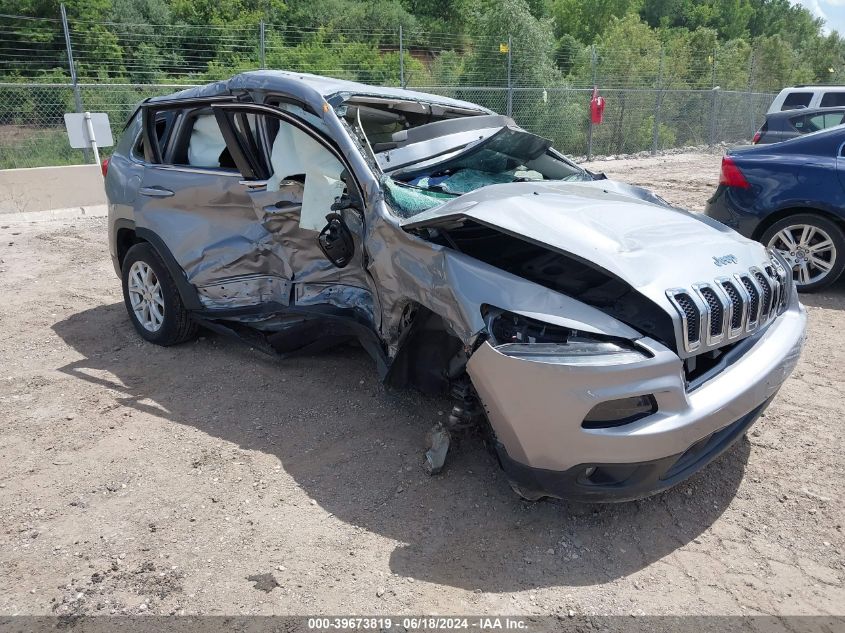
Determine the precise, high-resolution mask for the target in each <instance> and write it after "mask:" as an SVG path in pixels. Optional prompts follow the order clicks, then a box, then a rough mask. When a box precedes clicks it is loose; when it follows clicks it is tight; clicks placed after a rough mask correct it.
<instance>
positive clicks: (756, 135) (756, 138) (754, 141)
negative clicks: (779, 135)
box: [751, 130, 763, 145]
mask: <svg viewBox="0 0 845 633" xmlns="http://www.w3.org/2000/svg"><path fill="white" fill-rule="evenodd" d="M761 136H763V135H762V134H761V133H760V130H757V132H755V133H754V138H752V139H751V144H752V145H757V143H759V142H760V137H761Z"/></svg>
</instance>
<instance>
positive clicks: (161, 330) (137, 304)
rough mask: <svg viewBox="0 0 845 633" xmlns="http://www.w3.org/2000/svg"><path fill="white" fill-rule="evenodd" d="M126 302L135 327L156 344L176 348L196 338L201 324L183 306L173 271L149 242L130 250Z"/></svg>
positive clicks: (125, 268) (125, 275)
mask: <svg viewBox="0 0 845 633" xmlns="http://www.w3.org/2000/svg"><path fill="white" fill-rule="evenodd" d="M121 277H122V280H123V302H124V304H125V305H126V311H127V312H128V313H129V318H130V319H131V320H132V324H133V325H134V326H135V329H136V330H137V331H138V334H140V335H141V336H142V337H143V338H144V339H146V340H147V341H149V342H150V343H155V344H156V345H163V346H167V345H176V344H178V343H183V342H185V341H188V340H190V339H192V338H193V337H194V336H196V333H197V325H196V324H195V323H194V322H193V321H192V320H191V316H190V314H189V313H188V311H187V310H186V309H185V306H184V305H183V304H182V298H181V297H180V296H179V291H178V290H177V289H176V284H175V282H174V281H173V277H171V276H170V272H169V271H168V270H167V267H166V266H165V265H164V262H162V261H161V258H160V257H159V255H158V253H157V252H156V251H155V249H154V248H153V247H152V246H150V245H149V244H147V243H141V244H136V245H135V246H133V247H132V248H130V249H129V252H127V253H126V257H125V258H124V260H123V265H122V267H121Z"/></svg>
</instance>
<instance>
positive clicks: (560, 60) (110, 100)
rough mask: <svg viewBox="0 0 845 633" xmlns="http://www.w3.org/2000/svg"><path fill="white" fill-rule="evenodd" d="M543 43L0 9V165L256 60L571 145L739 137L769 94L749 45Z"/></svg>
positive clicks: (78, 157) (67, 151)
mask: <svg viewBox="0 0 845 633" xmlns="http://www.w3.org/2000/svg"><path fill="white" fill-rule="evenodd" d="M541 48H542V47H540V46H532V43H531V42H521V41H519V40H518V39H516V38H513V37H511V36H510V35H508V36H506V37H503V36H497V35H491V36H489V37H487V38H477V39H476V40H471V39H469V38H468V37H467V36H465V35H448V34H431V33H429V34H427V33H419V32H414V33H408V32H404V31H403V29H402V28H401V27H400V28H398V29H396V30H393V31H389V30H384V31H373V30H367V29H366V28H364V27H362V28H361V29H360V30H355V31H353V30H347V31H343V32H338V31H337V30H333V31H327V30H326V29H323V28H314V29H301V28H297V29H293V28H291V27H287V26H278V25H270V24H264V23H263V22H259V23H257V24H255V25H254V26H243V25H235V26H231V27H224V26H219V25H216V26H201V27H200V26H195V25H149V24H144V25H142V24H115V23H91V22H85V21H74V20H73V19H70V20H69V19H67V17H66V16H65V15H64V14H62V15H61V16H58V17H57V18H56V19H43V18H39V19H34V18H28V17H21V16H8V15H0V169H5V168H16V167H37V166H43V165H61V164H74V163H82V162H85V161H86V160H90V157H89V156H86V154H85V153H84V152H83V151H82V150H73V149H71V148H70V146H69V145H68V141H67V136H66V133H65V129H64V118H63V115H64V113H65V112H74V111H85V110H87V111H91V112H105V113H107V114H108V115H109V119H110V121H111V123H112V128H113V132H114V136H115V138H118V137H119V135H120V132H121V130H122V128H123V125H124V123H125V122H126V118H127V117H128V116H129V114H130V113H131V112H132V110H133V109H134V107H135V106H136V104H137V103H138V102H139V101H141V100H142V99H144V98H146V97H149V96H152V95H158V94H167V93H170V92H173V91H175V90H178V89H181V88H184V87H187V86H191V85H198V84H202V83H207V82H209V81H213V80H215V79H220V78H224V77H228V76H230V75H232V74H234V73H236V72H239V71H242V70H248V69H254V68H284V69H288V70H298V71H304V72H313V73H316V74H323V75H328V76H335V77H341V78H347V79H354V80H358V81H363V82H365V83H373V84H379V85H390V86H405V87H408V88H414V89H417V90H422V91H426V92H432V93H437V94H441V95H446V96H450V97H456V98H459V99H463V100H466V101H471V102H475V103H480V104H482V105H484V106H486V107H489V108H491V109H492V110H494V111H497V112H501V113H505V114H510V115H512V116H513V117H514V119H516V121H517V122H518V123H519V124H520V125H522V126H524V127H525V128H526V129H528V130H530V131H532V132H535V133H537V134H540V135H543V136H545V137H548V138H550V139H552V140H553V141H554V144H555V146H556V147H557V148H558V149H560V150H561V151H562V152H564V153H566V154H569V155H574V156H579V157H580V156H592V155H610V154H629V153H636V152H643V151H650V152H656V151H660V150H665V149H669V148H675V147H684V146H692V145H703V144H715V143H721V142H727V143H739V142H743V141H747V140H748V139H750V138H751V137H752V135H753V134H754V131H755V130H756V128H757V127H758V126H759V125H760V123H761V122H762V120H763V117H764V114H765V111H766V109H767V107H768V105H769V103H771V100H772V98H773V97H774V93H773V92H772V86H771V84H761V82H762V80H761V79H760V78H759V76H758V75H759V70H757V64H756V63H755V58H754V50H753V49H751V48H748V49H747V50H744V49H743V50H741V51H739V52H737V51H733V52H731V51H728V52H725V51H716V50H713V51H710V52H709V54H708V53H707V52H706V51H697V50H691V49H685V50H673V51H670V52H668V53H667V51H665V50H663V49H657V50H654V51H646V52H645V54H643V52H642V51H638V50H633V51H632V50H629V48H628V44H627V43H620V44H618V45H616V46H603V47H602V46H592V47H583V48H581V49H577V50H574V49H573V50H568V51H556V52H553V53H551V52H549V51H547V50H540V49H541ZM728 53H730V54H728ZM760 85H764V86H765V89H764V90H755V89H754V87H755V86H760ZM594 86H596V87H598V89H599V92H600V94H601V95H602V96H603V97H604V98H605V100H606V109H605V111H604V121H603V123H602V124H601V125H591V123H590V116H589V102H590V96H591V92H592V89H593V87H594ZM738 86H742V87H744V89H737V87H738ZM729 88H731V89H729ZM107 153H108V150H106V151H105V154H106V155H107Z"/></svg>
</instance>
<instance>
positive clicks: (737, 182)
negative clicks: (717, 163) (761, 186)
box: [719, 156, 751, 189]
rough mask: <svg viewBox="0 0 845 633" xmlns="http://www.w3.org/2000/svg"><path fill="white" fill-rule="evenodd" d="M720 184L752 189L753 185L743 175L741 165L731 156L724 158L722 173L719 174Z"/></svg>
mask: <svg viewBox="0 0 845 633" xmlns="http://www.w3.org/2000/svg"><path fill="white" fill-rule="evenodd" d="M719 184H720V185H725V186H726V187H739V188H740V189H750V188H751V185H749V184H748V181H747V180H746V179H745V176H743V174H742V172H741V171H740V170H739V167H737V166H736V163H735V162H734V161H733V159H732V158H731V157H730V156H724V157H723V158H722V173H721V174H720V175H719Z"/></svg>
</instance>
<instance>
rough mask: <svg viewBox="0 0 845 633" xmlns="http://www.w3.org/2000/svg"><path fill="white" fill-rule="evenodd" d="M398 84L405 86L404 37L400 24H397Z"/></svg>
mask: <svg viewBox="0 0 845 633" xmlns="http://www.w3.org/2000/svg"><path fill="white" fill-rule="evenodd" d="M399 85H400V86H402V87H403V88H404V87H405V39H404V34H403V32H402V25H401V24H400V25H399Z"/></svg>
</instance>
